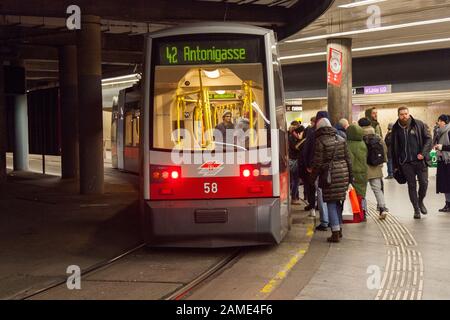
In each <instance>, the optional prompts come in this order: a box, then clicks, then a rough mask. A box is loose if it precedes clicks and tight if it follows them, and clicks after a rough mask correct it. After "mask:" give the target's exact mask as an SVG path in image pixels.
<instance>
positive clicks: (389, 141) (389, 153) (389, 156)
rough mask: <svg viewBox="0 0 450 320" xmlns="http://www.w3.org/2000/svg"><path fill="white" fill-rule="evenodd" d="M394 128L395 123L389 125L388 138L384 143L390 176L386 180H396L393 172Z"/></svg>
mask: <svg viewBox="0 0 450 320" xmlns="http://www.w3.org/2000/svg"><path fill="white" fill-rule="evenodd" d="M393 126H394V124H393V123H389V125H388V132H387V134H386V137H385V138H384V143H385V144H386V147H387V171H388V175H387V177H386V178H385V179H393V178H394V171H393V170H392V127H393Z"/></svg>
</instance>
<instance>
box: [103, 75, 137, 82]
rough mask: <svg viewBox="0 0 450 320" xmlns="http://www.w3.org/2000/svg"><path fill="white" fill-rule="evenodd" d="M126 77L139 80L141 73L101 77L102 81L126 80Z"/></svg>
mask: <svg viewBox="0 0 450 320" xmlns="http://www.w3.org/2000/svg"><path fill="white" fill-rule="evenodd" d="M126 79H128V80H129V79H133V80H140V79H141V75H140V74H139V73H133V74H127V75H125V76H120V77H114V78H107V79H102V82H109V81H120V80H126Z"/></svg>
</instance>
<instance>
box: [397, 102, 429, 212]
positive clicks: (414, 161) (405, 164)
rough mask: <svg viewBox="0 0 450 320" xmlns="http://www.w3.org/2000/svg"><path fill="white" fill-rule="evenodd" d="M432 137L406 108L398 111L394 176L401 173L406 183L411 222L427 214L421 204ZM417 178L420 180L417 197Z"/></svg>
mask: <svg viewBox="0 0 450 320" xmlns="http://www.w3.org/2000/svg"><path fill="white" fill-rule="evenodd" d="M431 147H432V139H431V133H430V130H429V128H428V126H427V125H426V124H425V123H423V122H422V121H420V120H417V119H414V118H413V117H411V115H410V114H409V110H408V107H406V106H401V107H400V108H398V120H397V122H396V123H395V124H394V127H393V128H392V145H391V152H392V167H393V169H394V175H395V173H396V172H397V171H398V170H401V172H403V175H404V176H405V178H406V180H407V182H408V192H409V199H410V201H411V203H412V205H413V207H414V219H420V213H422V214H427V213H428V212H427V209H426V207H425V205H424V203H423V200H424V199H425V196H426V194H427V188H428V166H431V159H430V151H431ZM416 176H417V178H418V180H419V194H417V184H416Z"/></svg>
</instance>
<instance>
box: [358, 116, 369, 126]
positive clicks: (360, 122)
mask: <svg viewBox="0 0 450 320" xmlns="http://www.w3.org/2000/svg"><path fill="white" fill-rule="evenodd" d="M358 125H359V126H360V127H368V126H370V125H372V123H371V122H370V120H369V119H367V118H361V119H359V120H358Z"/></svg>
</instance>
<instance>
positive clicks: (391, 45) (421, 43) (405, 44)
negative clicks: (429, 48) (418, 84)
mask: <svg viewBox="0 0 450 320" xmlns="http://www.w3.org/2000/svg"><path fill="white" fill-rule="evenodd" d="M441 42H450V38H441V39H432V40H422V41H413V42H403V43H392V44H384V45H379V46H371V47H363V48H353V49H352V52H360V51H370V50H377V49H388V48H398V47H408V46H417V45H423V44H432V43H441ZM326 54H327V53H326V52H314V53H307V54H299V55H293V56H285V57H280V60H287V59H298V58H308V57H316V56H324V55H326Z"/></svg>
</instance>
